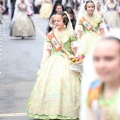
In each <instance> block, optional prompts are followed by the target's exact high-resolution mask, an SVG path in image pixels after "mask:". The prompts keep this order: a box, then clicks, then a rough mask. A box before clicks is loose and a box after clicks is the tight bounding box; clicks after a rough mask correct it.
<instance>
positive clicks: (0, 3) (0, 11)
mask: <svg viewBox="0 0 120 120" xmlns="http://www.w3.org/2000/svg"><path fill="white" fill-rule="evenodd" d="M4 11H5V5H4V2H3V0H1V1H0V24H2V14H3V12H4Z"/></svg>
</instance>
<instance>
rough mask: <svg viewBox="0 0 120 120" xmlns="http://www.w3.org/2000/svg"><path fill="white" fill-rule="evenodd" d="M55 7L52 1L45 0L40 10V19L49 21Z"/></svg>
mask: <svg viewBox="0 0 120 120" xmlns="http://www.w3.org/2000/svg"><path fill="white" fill-rule="evenodd" d="M52 9H53V5H52V3H51V0H44V2H43V3H42V5H41V9H40V18H41V19H48V18H49V17H50V15H51V13H52Z"/></svg>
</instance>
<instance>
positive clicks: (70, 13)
mask: <svg viewBox="0 0 120 120" xmlns="http://www.w3.org/2000/svg"><path fill="white" fill-rule="evenodd" d="M65 11H66V12H67V13H68V15H69V17H70V20H71V23H72V27H73V29H74V30H75V25H76V18H75V13H74V11H73V9H72V8H71V7H69V6H67V7H66V8H65Z"/></svg>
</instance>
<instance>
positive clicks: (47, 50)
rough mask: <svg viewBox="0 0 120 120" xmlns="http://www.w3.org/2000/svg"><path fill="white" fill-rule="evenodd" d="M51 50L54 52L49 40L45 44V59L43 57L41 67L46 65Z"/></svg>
mask: <svg viewBox="0 0 120 120" xmlns="http://www.w3.org/2000/svg"><path fill="white" fill-rule="evenodd" d="M51 50H52V45H51V43H50V40H49V39H48V38H47V39H46V41H45V43H44V48H43V57H42V62H41V65H40V66H41V67H42V66H43V65H44V63H45V62H46V61H47V59H48V58H49V57H50V56H51Z"/></svg>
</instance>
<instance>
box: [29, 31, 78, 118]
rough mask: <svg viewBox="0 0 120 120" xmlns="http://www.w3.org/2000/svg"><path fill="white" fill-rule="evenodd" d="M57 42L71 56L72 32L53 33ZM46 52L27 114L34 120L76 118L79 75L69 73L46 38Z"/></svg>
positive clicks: (73, 42) (73, 36) (66, 63)
mask: <svg viewBox="0 0 120 120" xmlns="http://www.w3.org/2000/svg"><path fill="white" fill-rule="evenodd" d="M54 34H55V37H56V39H57V41H58V42H59V43H60V44H61V45H62V46H64V48H65V49H66V50H67V51H68V52H69V53H70V54H71V55H73V52H72V48H74V47H76V46H77V42H76V40H77V39H76V37H75V35H74V32H73V30H68V29H66V30H65V32H64V33H63V34H59V33H58V31H57V30H56V29H55V30H54ZM46 49H50V50H52V53H51V55H50V57H49V58H48V59H47V60H46V62H44V64H43V66H42V67H41V68H40V70H39V72H38V77H37V81H36V83H35V86H34V89H33V91H32V94H31V96H30V99H29V102H28V106H27V114H28V115H29V116H30V117H32V118H38V119H70V120H72V119H77V118H79V110H80V75H79V74H78V73H77V72H75V71H72V70H70V61H69V60H68V59H67V58H65V57H64V56H62V55H60V54H59V53H58V52H57V51H56V49H55V48H54V47H53V46H52V45H51V43H50V40H49V39H47V45H46Z"/></svg>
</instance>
